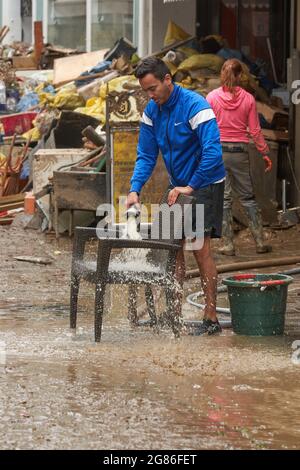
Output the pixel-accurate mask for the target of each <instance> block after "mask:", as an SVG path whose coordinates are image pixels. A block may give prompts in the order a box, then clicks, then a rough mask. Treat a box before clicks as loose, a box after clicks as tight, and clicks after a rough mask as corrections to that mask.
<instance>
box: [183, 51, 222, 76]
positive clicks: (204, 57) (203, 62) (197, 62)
mask: <svg viewBox="0 0 300 470" xmlns="http://www.w3.org/2000/svg"><path fill="white" fill-rule="evenodd" d="M223 64H224V59H223V58H222V57H219V56H217V55H214V54H196V55H193V56H191V57H189V58H188V59H186V60H184V61H183V62H182V63H181V64H180V65H179V67H178V70H179V71H186V72H189V71H190V70H197V69H202V68H206V69H210V70H214V71H215V72H220V71H221V68H222V66H223Z"/></svg>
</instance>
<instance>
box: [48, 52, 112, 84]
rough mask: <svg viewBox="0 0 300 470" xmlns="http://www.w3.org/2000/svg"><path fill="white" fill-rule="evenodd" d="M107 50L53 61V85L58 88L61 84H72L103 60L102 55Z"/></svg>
mask: <svg viewBox="0 0 300 470" xmlns="http://www.w3.org/2000/svg"><path fill="white" fill-rule="evenodd" d="M107 50H108V49H102V50H101V51H94V52H87V53H86V54H78V55H72V56H70V57H63V58H61V59H55V60H54V77H53V84H54V85H55V86H58V85H62V84H63V83H68V82H72V81H73V80H75V79H76V78H77V77H78V76H79V75H80V74H82V72H85V71H86V70H88V69H90V68H91V67H94V66H95V65H97V64H98V63H99V62H101V61H102V60H104V55H105V53H106V52H107Z"/></svg>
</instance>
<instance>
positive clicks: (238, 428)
mask: <svg viewBox="0 0 300 470" xmlns="http://www.w3.org/2000/svg"><path fill="white" fill-rule="evenodd" d="M0 245H1V253H0V260H1V263H2V269H1V284H0V289H1V299H0V396H1V400H0V448H1V449H161V450H164V449H180V450H181V449H193V450H197V449H199V450H200V449H299V448H300V398H299V397H300V393H299V392H300V364H298V362H300V357H299V361H298V356H300V354H299V355H298V354H297V351H293V349H292V345H293V343H294V341H295V340H300V331H299V334H298V330H297V328H298V326H299V321H300V309H299V307H300V300H299V299H300V297H299V293H300V276H298V277H295V283H294V284H293V286H292V288H291V290H292V291H291V293H290V296H289V302H288V312H287V315H288V317H289V315H290V317H289V318H290V323H289V324H290V325H291V328H290V329H287V333H289V335H286V336H284V337H282V338H281V337H280V338H249V337H240V336H237V335H234V334H233V332H232V331H231V330H224V331H223V333H222V335H221V336H218V337H211V338H208V337H205V338H197V337H191V336H188V335H186V334H183V336H182V337H181V338H180V339H179V340H175V339H174V338H173V335H172V334H171V332H170V331H169V330H167V329H166V330H162V331H160V332H159V333H155V332H153V330H151V329H150V328H147V327H140V328H137V329H133V328H132V327H130V325H129V324H128V321H127V319H126V316H127V312H126V303H125V298H126V295H127V292H125V291H124V289H121V288H118V287H117V288H114V290H113V291H112V292H110V293H109V295H108V296H107V314H106V316H105V318H104V327H103V335H102V342H101V343H100V344H95V343H94V337H93V333H94V332H93V288H92V287H91V286H88V285H87V284H83V288H82V290H81V297H80V304H79V305H80V311H79V316H78V328H77V333H76V335H74V334H73V333H71V332H70V330H69V317H68V314H69V311H68V308H69V307H68V302H69V273H70V249H71V245H70V243H69V241H68V240H67V239H64V238H62V239H60V240H59V241H56V240H54V239H53V238H52V237H49V236H45V235H41V234H38V233H35V232H21V234H20V230H19V229H17V228H16V229H13V228H12V229H10V230H8V229H1V241H0ZM288 246H289V245H288V243H286V247H287V248H286V249H285V253H284V256H288V254H287V250H288ZM291 253H292V254H293V255H295V247H294V248H293V242H291ZM22 255H26V256H30V255H31V256H48V257H51V258H52V259H53V263H52V264H51V265H49V266H40V265H32V264H28V263H22V262H19V261H16V260H13V257H14V256H22ZM269 271H270V270H269ZM273 271H274V270H273ZM270 272H271V271H270ZM185 287H186V294H188V293H189V292H195V291H196V290H197V289H198V290H199V285H198V281H197V280H193V281H191V282H189V283H187V284H186V286H185ZM226 302H227V300H226V296H223V297H222V296H221V297H220V302H219V303H220V304H222V306H226V305H227V303H226ZM184 315H185V317H186V318H189V319H191V318H200V316H201V315H200V314H199V312H198V310H197V309H196V308H195V307H192V306H189V305H187V304H185V306H184ZM291 333H294V334H295V335H294V336H292V335H291Z"/></svg>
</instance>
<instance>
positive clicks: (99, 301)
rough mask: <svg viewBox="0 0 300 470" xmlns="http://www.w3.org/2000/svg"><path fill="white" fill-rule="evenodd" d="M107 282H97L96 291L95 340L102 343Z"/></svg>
mask: <svg viewBox="0 0 300 470" xmlns="http://www.w3.org/2000/svg"><path fill="white" fill-rule="evenodd" d="M105 287H106V284H104V283H101V284H96V293H95V342H96V343H100V340H101V332H102V320H103V310H104V296H105Z"/></svg>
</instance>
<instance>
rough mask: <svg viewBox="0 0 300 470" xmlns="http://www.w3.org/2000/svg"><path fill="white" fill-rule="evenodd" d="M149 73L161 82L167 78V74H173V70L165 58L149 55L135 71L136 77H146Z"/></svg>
mask: <svg viewBox="0 0 300 470" xmlns="http://www.w3.org/2000/svg"><path fill="white" fill-rule="evenodd" d="M148 73H151V74H152V75H154V77H155V78H157V79H158V80H160V81H161V82H162V81H163V80H164V79H165V76H166V75H168V74H169V75H171V72H170V70H169V68H168V67H167V65H166V64H165V63H164V61H163V60H161V59H158V58H157V57H148V59H145V60H143V61H142V62H141V63H140V64H139V65H138V67H137V69H136V71H135V76H136V78H144V77H145V76H146V75H148Z"/></svg>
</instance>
